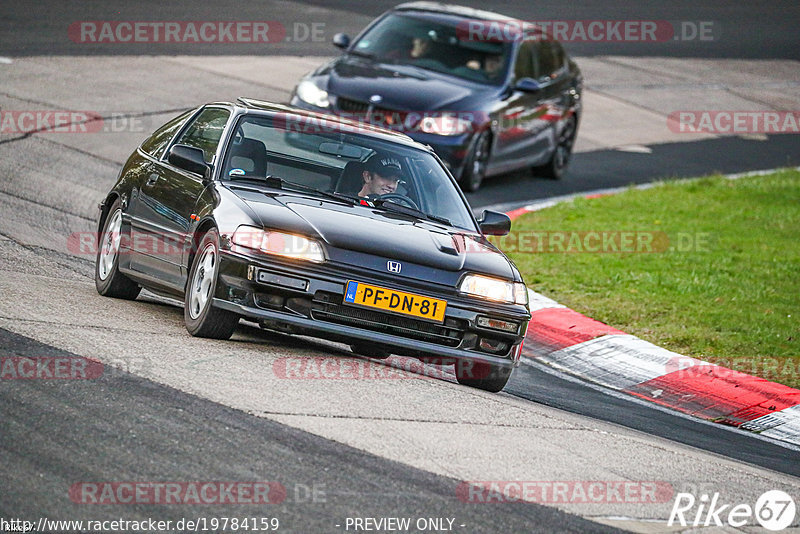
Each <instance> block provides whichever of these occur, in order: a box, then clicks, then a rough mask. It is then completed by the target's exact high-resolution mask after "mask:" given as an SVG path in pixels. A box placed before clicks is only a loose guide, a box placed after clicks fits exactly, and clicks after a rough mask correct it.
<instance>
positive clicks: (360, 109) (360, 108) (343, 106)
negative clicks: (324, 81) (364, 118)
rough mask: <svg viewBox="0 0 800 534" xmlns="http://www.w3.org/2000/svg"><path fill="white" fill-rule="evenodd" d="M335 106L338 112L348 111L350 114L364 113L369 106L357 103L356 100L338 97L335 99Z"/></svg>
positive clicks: (364, 103)
mask: <svg viewBox="0 0 800 534" xmlns="http://www.w3.org/2000/svg"><path fill="white" fill-rule="evenodd" d="M336 105H337V106H338V107H339V110H340V111H348V112H350V113H366V112H367V109H368V108H369V104H367V103H366V102H359V101H358V100H350V99H349V98H343V97H341V96H340V97H339V98H337V99H336Z"/></svg>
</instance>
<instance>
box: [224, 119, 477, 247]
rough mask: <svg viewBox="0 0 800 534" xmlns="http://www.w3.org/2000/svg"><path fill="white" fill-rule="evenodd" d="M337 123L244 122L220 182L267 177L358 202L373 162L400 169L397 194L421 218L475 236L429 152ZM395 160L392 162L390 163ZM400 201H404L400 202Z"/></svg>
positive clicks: (454, 190) (236, 132) (458, 198)
mask: <svg viewBox="0 0 800 534" xmlns="http://www.w3.org/2000/svg"><path fill="white" fill-rule="evenodd" d="M359 128H360V127H359V126H358V125H356V124H353V125H351V126H350V125H344V126H343V125H341V124H340V123H338V122H337V121H336V120H335V119H330V118H325V117H322V116H320V117H303V116H295V115H292V114H285V115H283V114H279V115H276V116H275V117H264V116H257V115H244V116H242V117H241V118H240V119H239V121H238V123H237V124H236V127H235V128H234V132H233V135H232V136H231V139H230V141H229V145H228V149H227V150H226V154H225V157H224V160H223V169H222V172H223V175H222V176H223V180H246V179H248V178H253V179H254V180H253V181H254V182H256V183H257V181H258V179H259V178H264V177H266V176H268V175H271V176H276V177H279V178H283V179H284V180H287V181H289V182H294V183H297V184H302V185H304V186H308V187H312V188H314V189H318V190H320V191H326V192H335V193H340V194H342V195H347V196H352V197H357V196H358V193H359V191H360V190H361V188H362V186H363V172H364V171H365V170H370V169H372V165H373V164H374V160H373V159H371V158H373V156H376V157H380V158H381V159H385V160H387V161H389V162H391V164H392V165H394V163H395V162H396V163H397V164H398V166H399V167H400V168H401V170H400V173H399V176H398V177H399V181H398V183H397V189H396V191H395V193H397V194H399V195H402V196H404V197H406V198H408V199H410V200H411V201H412V202H413V204H414V205H416V207H417V208H418V209H419V210H421V211H423V212H424V213H425V214H428V215H433V216H435V217H437V218H443V219H446V220H447V221H449V223H450V224H451V225H452V226H455V227H457V228H462V229H465V230H468V231H472V232H475V231H477V228H476V227H475V223H474V220H473V219H472V216H471V212H470V211H469V208H468V207H467V205H466V203H465V202H464V200H463V199H462V198H461V196H460V195H459V193H458V190H457V186H456V185H454V183H453V182H452V180H451V179H450V176H449V175H448V174H447V171H445V169H444V168H443V167H442V165H441V164H440V163H439V161H438V160H437V159H436V158H435V157H434V156H433V155H432V154H430V153H429V152H426V151H424V150H420V149H416V148H412V147H407V146H404V145H400V144H396V143H392V142H387V141H383V140H380V139H375V138H373V137H371V136H369V135H365V134H364V133H363V132H360V131H359ZM392 160H394V161H392ZM401 200H402V199H401Z"/></svg>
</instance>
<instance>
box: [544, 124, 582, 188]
mask: <svg viewBox="0 0 800 534" xmlns="http://www.w3.org/2000/svg"><path fill="white" fill-rule="evenodd" d="M577 134H578V118H577V117H576V116H575V114H572V115H571V116H570V117H569V118H568V119H567V122H566V124H564V128H563V129H562V130H561V133H560V134H559V136H558V140H557V141H556V148H555V150H554V151H553V155H552V156H551V157H550V161H548V162H547V163H546V164H544V165H542V166H541V167H534V168H533V172H534V174H537V175H541V176H544V177H546V178H551V179H553V180H560V179H561V178H563V177H564V175H565V174H566V172H567V167H568V166H569V160H570V158H571V157H572V147H573V146H574V145H575V137H576V136H577Z"/></svg>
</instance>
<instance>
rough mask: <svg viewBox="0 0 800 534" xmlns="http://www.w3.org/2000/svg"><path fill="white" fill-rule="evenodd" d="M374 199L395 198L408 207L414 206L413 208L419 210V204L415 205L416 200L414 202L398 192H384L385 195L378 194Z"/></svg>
mask: <svg viewBox="0 0 800 534" xmlns="http://www.w3.org/2000/svg"><path fill="white" fill-rule="evenodd" d="M375 200H396V201H399V202H401V203H403V204H405V205H406V206H408V207H409V208H414V209H415V210H419V206H417V203H416V202H414V201H413V200H411V199H410V198H409V197H407V196H405V195H401V194H400V193H386V194H385V195H378V197H377V198H376V199H375Z"/></svg>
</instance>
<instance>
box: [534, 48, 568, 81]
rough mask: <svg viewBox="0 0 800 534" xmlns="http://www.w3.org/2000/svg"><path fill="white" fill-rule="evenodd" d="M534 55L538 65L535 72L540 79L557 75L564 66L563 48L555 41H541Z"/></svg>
mask: <svg viewBox="0 0 800 534" xmlns="http://www.w3.org/2000/svg"><path fill="white" fill-rule="evenodd" d="M536 56H537V59H538V61H537V63H538V67H539V68H538V72H537V73H536V74H537V79H538V80H540V81H541V80H548V79H553V78H555V77H557V76H558V74H559V73H560V71H561V69H562V68H563V67H564V49H563V48H561V45H560V44H558V42H556V41H552V40H544V41H541V42H540V43H539V47H538V53H537V54H536Z"/></svg>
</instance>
